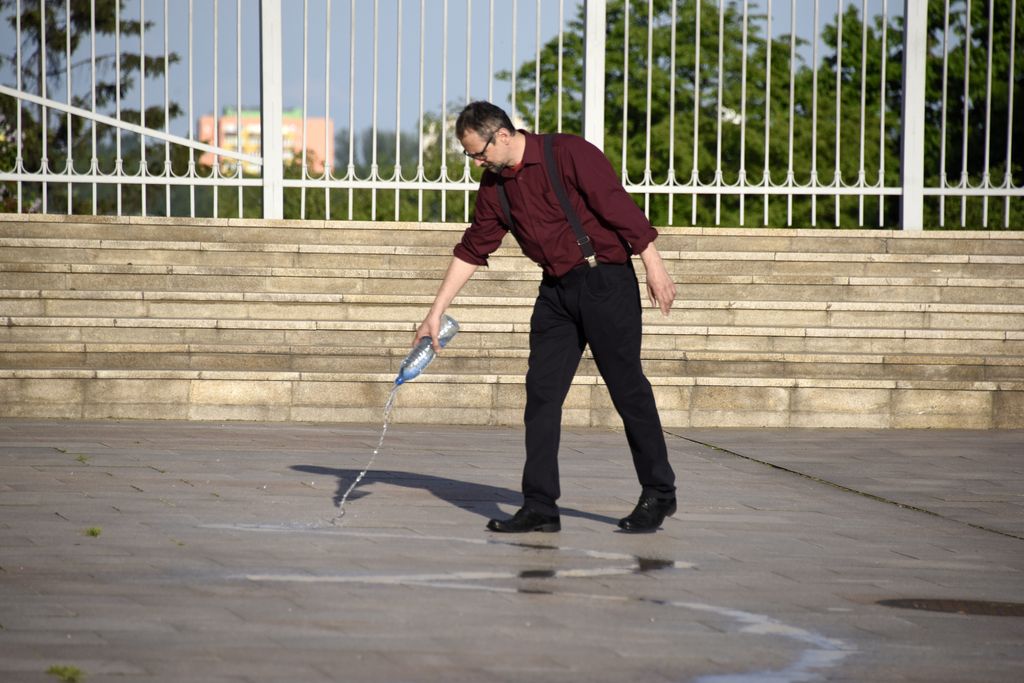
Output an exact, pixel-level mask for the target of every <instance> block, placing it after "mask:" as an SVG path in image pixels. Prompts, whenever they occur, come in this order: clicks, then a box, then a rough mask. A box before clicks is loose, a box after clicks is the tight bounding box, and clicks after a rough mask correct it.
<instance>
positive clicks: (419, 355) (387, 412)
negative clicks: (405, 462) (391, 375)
mask: <svg viewBox="0 0 1024 683" xmlns="http://www.w3.org/2000/svg"><path fill="white" fill-rule="evenodd" d="M458 331H459V324H458V323H457V322H455V320H454V319H453V318H451V317H450V316H447V315H445V316H442V317H441V329H440V331H439V333H438V343H439V344H440V346H442V347H444V346H445V345H446V344H447V343H448V342H449V341H451V339H452V337H454V336H455V334H456V333H457V332H458ZM435 355H436V354H435V352H434V349H433V346H432V343H431V339H430V337H423V338H421V339H420V341H419V343H417V344H416V346H415V347H414V348H413V350H412V351H410V352H409V355H408V356H406V357H405V360H403V361H402V363H401V365H400V366H399V370H398V377H396V378H395V386H394V387H392V389H391V394H390V395H389V396H388V400H387V402H386V403H385V404H384V425H383V427H382V428H381V431H380V440H379V441H378V442H377V447H376V448H374V449H373V454H372V455H371V456H370V460H369V461H368V462H367V463H366V467H364V468H363V469H362V471H361V472H360V473H359V476H357V477H356V478H355V479H354V480H353V481H352V483H351V484H350V485H349V487H348V490H346V491H345V493H344V495H342V497H341V500H340V501H338V514H336V515H335V516H334V517H333V518H332V519H331V520H330V523H331V526H339V525H340V523H341V519H342V518H343V517H344V516H345V502H346V501H347V500H348V497H349V495H350V494H351V493H352V491H354V490H355V488H356V486H358V485H359V482H361V481H362V480H363V477H365V476H366V473H367V472H368V471H369V469H370V467H371V466H372V465H373V461H374V460H375V459H376V458H377V454H378V453H379V452H380V449H381V446H382V445H384V436H385V435H386V434H387V433H388V425H389V423H390V421H391V411H392V410H393V409H394V407H395V398H396V397H397V396H398V389H399V388H400V387H401V386H402V385H403V384H405V383H406V382H408V381H410V380H412V379H415V378H416V377H418V376H419V374H420V373H421V372H423V370H424V369H425V368H426V367H427V365H429V364H430V361H432V360H434V356H435Z"/></svg>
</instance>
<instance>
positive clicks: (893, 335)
mask: <svg viewBox="0 0 1024 683" xmlns="http://www.w3.org/2000/svg"><path fill="white" fill-rule="evenodd" d="M456 313H458V312H457V311H456ZM6 323H7V324H5V325H0V342H3V343H10V344H62V343H76V344H122V345H126V346H131V345H153V346H154V349H155V348H157V347H159V346H160V345H163V344H184V345H201V346H209V345H229V346H231V345H264V346H272V347H294V348H301V347H310V346H314V347H319V346H325V347H332V346H333V347H376V348H382V349H399V350H401V349H405V348H407V346H408V344H409V343H411V341H412V335H413V331H414V329H415V324H414V323H411V322H381V321H345V322H320V323H317V322H312V321H299V320H282V321H246V320H231V321H226V320H218V321H209V320H200V321H197V320H151V319H145V318H139V319H114V318H84V317H78V318H64V319H52V318H19V317H13V318H8V319H6ZM528 328H529V326H528V325H527V324H524V323H516V324H511V323H473V324H472V325H466V326H463V329H462V331H461V332H460V334H459V344H458V346H459V347H460V348H463V347H465V348H471V349H479V350H486V349H510V350H522V349H526V348H527V347H528V344H529V334H528ZM965 348H968V349H970V351H971V353H973V354H979V355H989V356H1022V355H1024V331H1016V332H1015V331H1001V330H938V331H936V330H916V329H906V330H904V329H878V328H876V329H871V328H814V327H806V328H784V327H736V326H712V327H708V326H689V325H659V326H651V327H648V329H647V331H646V332H645V335H644V349H645V353H646V354H649V355H650V356H651V357H656V356H655V354H657V353H665V352H672V353H684V354H686V353H692V352H758V353H771V352H775V353H797V354H802V353H818V354H820V353H837V354H876V355H936V354H937V355H956V354H959V353H963V351H964V349H965Z"/></svg>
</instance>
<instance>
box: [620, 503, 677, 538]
mask: <svg viewBox="0 0 1024 683" xmlns="http://www.w3.org/2000/svg"><path fill="white" fill-rule="evenodd" d="M675 513H676V499H675V498H654V497H652V496H640V502H638V503H637V504H636V507H635V508H633V512H631V513H630V515H629V517H624V518H623V519H620V520H619V528H620V529H622V530H623V531H629V532H631V533H650V532H652V531H657V529H658V527H660V526H661V523H662V522H664V521H665V518H666V517H671V516H672V515H674V514H675Z"/></svg>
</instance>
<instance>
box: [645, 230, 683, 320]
mask: <svg viewBox="0 0 1024 683" xmlns="http://www.w3.org/2000/svg"><path fill="white" fill-rule="evenodd" d="M640 258H641V260H643V262H644V269H645V270H646V271H647V298H648V299H650V300H651V303H652V304H655V305H657V306H658V308H660V309H661V314H662V315H664V316H667V315H668V313H669V311H670V310H671V309H672V302H673V301H675V298H676V285H675V283H674V282H672V277H671V276H670V275H669V274H668V270H667V269H666V268H665V262H664V261H662V260H661V254H659V253H658V250H657V249H656V248H655V246H654V243H653V242H652V243H651V244H648V245H647V248H646V249H644V250H643V251H642V252H641V253H640Z"/></svg>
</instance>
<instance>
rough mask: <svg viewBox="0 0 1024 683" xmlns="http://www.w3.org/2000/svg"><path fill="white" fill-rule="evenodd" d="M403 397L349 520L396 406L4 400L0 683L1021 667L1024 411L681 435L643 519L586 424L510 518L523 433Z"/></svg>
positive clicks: (618, 440)
mask: <svg viewBox="0 0 1024 683" xmlns="http://www.w3.org/2000/svg"><path fill="white" fill-rule="evenodd" d="M401 412H402V406H401V400H399V406H398V409H397V410H396V415H395V421H394V424H393V425H392V427H391V429H390V431H389V432H388V434H387V436H386V439H385V441H384V444H383V447H382V448H381V450H380V452H379V454H378V456H377V458H376V461H375V462H374V464H373V467H372V468H370V470H369V472H368V473H367V475H366V477H365V478H364V479H363V480H362V481H361V482H360V483H359V485H358V487H357V488H356V489H355V490H354V491H353V492H352V493H351V495H350V496H349V498H348V500H347V502H346V504H345V506H344V508H343V510H344V516H342V517H340V518H338V515H339V509H338V507H337V504H338V502H339V501H340V499H341V498H342V497H343V496H344V494H345V493H346V491H347V490H348V489H349V487H350V486H351V484H352V482H353V481H354V480H355V478H356V477H357V475H358V474H359V472H360V470H361V469H362V468H363V467H364V466H365V465H366V463H367V460H368V459H369V457H370V454H371V453H372V452H373V449H374V447H375V446H376V445H377V442H378V438H379V430H380V426H379V425H344V424H265V423H261V424H254V423H185V422H84V423H83V422H56V421H53V422H44V421H18V420H6V421H0V681H15V682H20V681H51V682H52V681H57V680H61V677H60V675H59V674H60V673H61V672H63V675H64V680H71V679H72V678H73V677H74V674H75V673H77V672H80V675H79V677H78V679H79V680H82V681H87V682H89V683H94V682H96V683H98V682H100V681H224V682H227V681H233V682H241V681H346V682H359V681H367V682H369V681H373V682H395V683H401V682H433V681H437V682H441V681H444V682H454V681H480V682H489V681H509V682H513V681H552V682H567V681H581V682H582V681H588V682H590V681H608V682H615V683H619V682H625V681H656V682H662V681H693V682H698V683H755V682H762V681H764V682H771V683H783V682H789V681H792V682H800V681H850V682H854V681H856V682H863V681H922V682H924V681H927V682H936V681H979V682H980V681H985V682H988V681H1019V680H1024V605H1021V604H1020V603H1024V431H887V430H877V431H875V430H847V431H843V430H710V429H693V430H671V431H670V433H669V434H668V444H669V451H670V457H671V460H672V463H673V465H674V466H675V468H676V472H677V475H678V478H679V482H678V483H679V511H678V513H677V514H676V516H675V517H674V518H672V519H669V520H666V522H665V525H664V528H663V530H661V531H660V532H658V533H656V534H651V535H628V534H624V533H620V532H619V531H618V530H617V528H616V521H617V519H618V518H619V517H622V516H624V515H626V514H628V513H629V511H630V510H631V508H632V506H633V504H634V503H635V502H636V497H637V495H638V493H639V490H638V486H637V484H636V481H635V478H634V475H633V471H632V466H631V463H630V459H629V456H628V451H627V448H626V444H625V438H624V436H623V434H622V433H621V432H616V431H608V430H581V429H573V430H567V431H566V433H565V434H564V436H563V441H562V459H561V471H562V490H563V498H562V500H561V501H560V502H561V504H562V531H561V533H557V534H526V535H516V536H508V535H495V534H491V533H489V532H487V531H486V530H485V529H484V525H485V523H486V521H487V519H488V518H489V517H491V516H495V515H501V514H505V513H511V512H513V511H514V510H515V509H516V508H517V507H518V502H519V494H518V484H519V474H520V466H521V459H522V444H521V442H522V432H521V430H518V429H509V428H487V427H429V426H421V425H407V424H403V423H402V415H401ZM332 520H334V523H332ZM885 601H903V602H889V603H886V602H885ZM1005 603H1011V604H1005ZM1013 603H1016V604H1013ZM921 607H933V608H935V609H937V610H944V611H935V609H932V610H925V609H920V608H921ZM52 667H69V668H67V669H57V668H52ZM48 671H51V673H47V672H48Z"/></svg>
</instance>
